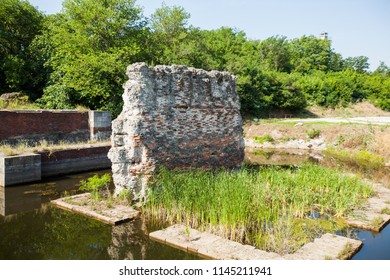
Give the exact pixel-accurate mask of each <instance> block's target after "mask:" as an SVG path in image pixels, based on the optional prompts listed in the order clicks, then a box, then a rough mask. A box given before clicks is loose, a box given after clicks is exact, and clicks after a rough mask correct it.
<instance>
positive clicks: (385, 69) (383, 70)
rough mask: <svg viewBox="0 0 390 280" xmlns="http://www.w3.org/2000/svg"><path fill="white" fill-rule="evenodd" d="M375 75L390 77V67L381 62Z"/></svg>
mask: <svg viewBox="0 0 390 280" xmlns="http://www.w3.org/2000/svg"><path fill="white" fill-rule="evenodd" d="M373 74H374V75H383V76H389V77H390V67H389V66H387V65H386V63H384V62H383V61H381V62H380V64H379V66H378V68H376V69H375V71H374V73H373Z"/></svg>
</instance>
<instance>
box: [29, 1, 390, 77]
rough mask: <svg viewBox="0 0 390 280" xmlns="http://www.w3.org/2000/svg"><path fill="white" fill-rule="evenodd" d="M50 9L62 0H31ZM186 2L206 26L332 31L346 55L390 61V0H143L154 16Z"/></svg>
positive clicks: (374, 62)
mask: <svg viewBox="0 0 390 280" xmlns="http://www.w3.org/2000/svg"><path fill="white" fill-rule="evenodd" d="M29 2H30V3H31V4H32V5H33V6H35V7H38V9H39V10H41V11H43V12H46V13H47V14H53V13H57V12H59V11H60V10H61V7H62V0H29ZM163 2H165V4H166V5H168V6H172V5H176V6H182V7H183V8H184V9H185V10H186V11H187V12H188V13H190V14H191V18H190V20H189V23H190V24H191V25H193V26H196V27H200V28H202V29H216V28H219V27H221V26H229V27H234V28H237V29H238V30H242V31H244V32H245V33H246V34H247V37H248V38H249V39H260V40H264V39H266V38H268V37H271V36H274V35H284V36H287V37H288V38H289V39H292V38H298V37H301V36H302V35H315V36H318V35H319V34H320V33H321V32H323V31H326V32H328V33H329V37H330V39H331V40H332V46H333V48H334V49H335V51H336V52H339V53H341V54H342V56H343V57H344V58H345V57H348V56H360V55H364V56H367V57H369V63H370V65H371V70H375V68H376V67H377V66H378V65H379V61H384V62H385V63H386V65H387V66H390V0H165V1H162V0H137V1H136V3H137V4H138V5H140V6H141V7H143V8H144V15H145V16H150V15H151V14H152V13H153V12H154V11H155V10H156V8H159V7H161V4H162V3H163Z"/></svg>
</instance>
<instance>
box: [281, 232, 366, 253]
mask: <svg viewBox="0 0 390 280" xmlns="http://www.w3.org/2000/svg"><path fill="white" fill-rule="evenodd" d="M362 245H363V243H362V242H361V241H360V240H354V239H350V238H346V237H343V236H338V235H334V234H330V233H327V234H324V235H322V236H321V237H320V238H316V239H314V241H313V242H310V243H308V244H305V245H304V246H303V247H302V248H300V249H299V250H298V251H296V252H295V253H294V254H289V255H287V256H285V258H286V259H289V260H328V259H329V260H336V259H350V258H351V257H352V256H353V255H354V254H355V253H356V252H358V251H359V250H360V248H361V246H362Z"/></svg>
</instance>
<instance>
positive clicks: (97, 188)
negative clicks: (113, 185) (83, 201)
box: [80, 174, 111, 199]
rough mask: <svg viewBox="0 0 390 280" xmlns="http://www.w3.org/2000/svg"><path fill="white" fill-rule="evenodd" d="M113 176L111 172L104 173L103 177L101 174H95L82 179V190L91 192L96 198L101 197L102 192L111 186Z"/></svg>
mask: <svg viewBox="0 0 390 280" xmlns="http://www.w3.org/2000/svg"><path fill="white" fill-rule="evenodd" d="M110 182H111V176H110V174H104V175H102V176H101V177H99V175H94V176H93V177H90V178H88V179H87V180H82V181H80V190H81V191H89V192H91V196H92V198H94V199H99V198H100V197H101V194H100V193H101V192H102V191H104V190H106V191H108V187H109V186H110Z"/></svg>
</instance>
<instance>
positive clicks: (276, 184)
mask: <svg viewBox="0 0 390 280" xmlns="http://www.w3.org/2000/svg"><path fill="white" fill-rule="evenodd" d="M151 189H152V190H151V193H150V197H149V201H148V203H147V205H145V209H144V210H145V212H146V213H148V214H149V216H150V217H152V218H153V219H156V220H160V221H166V222H168V223H184V224H186V225H190V226H191V227H193V228H199V229H202V230H211V231H212V232H214V233H217V234H219V235H221V236H224V237H227V238H230V239H232V240H236V241H241V242H245V243H249V244H254V245H256V246H257V247H258V248H260V249H264V250H271V251H276V252H279V253H288V252H292V251H294V250H296V249H297V248H298V247H299V246H301V245H302V242H306V241H307V239H308V238H310V239H312V238H314V237H315V236H316V235H317V234H319V233H320V232H324V231H326V230H329V229H332V230H334V229H336V228H337V225H336V222H335V220H336V219H335V218H337V217H343V216H345V215H346V213H348V211H351V210H352V209H355V208H357V207H359V206H360V205H361V204H362V202H363V201H364V200H365V199H366V198H368V197H369V196H371V195H372V193H373V191H372V189H371V187H370V186H368V185H367V184H366V183H364V182H362V181H361V180H359V179H358V178H357V177H353V176H348V175H345V174H343V173H341V172H338V171H336V170H333V169H329V168H324V167H321V166H314V165H304V166H301V167H297V168H289V169H283V168H278V167H260V168H254V167H248V166H247V167H244V168H242V169H241V170H239V171H227V170H220V171H216V172H213V171H205V170H192V171H178V170H176V171H169V170H167V169H161V170H160V171H159V173H158V174H156V177H155V178H154V180H153V182H151ZM313 212H315V213H317V214H318V215H327V216H331V217H334V218H332V219H326V220H323V219H312V218H310V213H313ZM321 223H327V224H326V225H324V224H321Z"/></svg>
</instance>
